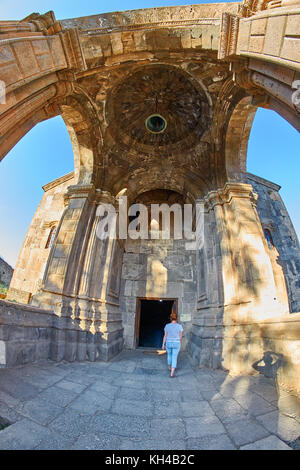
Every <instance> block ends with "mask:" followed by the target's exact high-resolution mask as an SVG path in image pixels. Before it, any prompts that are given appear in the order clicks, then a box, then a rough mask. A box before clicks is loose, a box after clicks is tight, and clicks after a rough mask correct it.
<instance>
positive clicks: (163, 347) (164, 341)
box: [161, 331, 167, 349]
mask: <svg viewBox="0 0 300 470" xmlns="http://www.w3.org/2000/svg"><path fill="white" fill-rule="evenodd" d="M166 341H167V332H166V331H165V335H164V339H163V343H162V347H161V349H165V344H166Z"/></svg>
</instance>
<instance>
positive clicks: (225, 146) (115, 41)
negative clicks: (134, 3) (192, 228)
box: [0, 0, 300, 429]
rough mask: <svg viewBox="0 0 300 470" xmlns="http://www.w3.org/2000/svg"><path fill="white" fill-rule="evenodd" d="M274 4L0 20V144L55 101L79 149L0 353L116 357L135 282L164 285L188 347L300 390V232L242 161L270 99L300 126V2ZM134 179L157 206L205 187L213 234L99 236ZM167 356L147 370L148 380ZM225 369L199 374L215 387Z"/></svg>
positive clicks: (47, 211)
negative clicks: (259, 112)
mask: <svg viewBox="0 0 300 470" xmlns="http://www.w3.org/2000/svg"><path fill="white" fill-rule="evenodd" d="M269 3H270V2H255V1H254V0H253V1H252V0H250V1H248V0H247V1H246V0H245V1H244V2H243V3H221V4H217V5H214V4H207V5H205V4H201V5H192V6H183V7H168V8H159V9H145V10H137V11H129V12H119V13H108V14H103V15H101V14H100V15H93V16H90V17H82V18H74V19H67V20H61V21H59V22H57V21H56V19H55V16H54V13H53V12H48V13H46V14H44V15H39V14H34V15H31V16H29V17H27V19H25V20H21V21H9V22H7V21H4V22H1V23H0V39H1V40H2V43H3V44H2V43H1V44H2V45H1V54H0V79H1V80H2V81H3V82H4V83H5V86H6V95H5V103H3V104H1V113H0V130H1V138H0V149H1V158H2V157H4V156H5V155H6V153H7V152H8V151H9V150H10V149H11V148H12V147H13V146H14V145H15V143H16V142H17V141H18V140H19V139H20V138H21V137H22V136H23V135H24V134H25V133H26V132H28V131H29V130H30V129H31V128H32V127H33V126H34V125H36V124H37V123H38V122H41V121H43V120H45V119H48V118H50V117H52V116H55V115H57V114H61V115H62V117H63V119H64V121H65V123H66V125H67V127H68V131H69V134H70V137H71V142H72V145H73V149H74V157H75V169H74V172H73V173H70V174H68V175H65V176H63V177H61V178H58V179H57V180H55V181H53V182H51V183H49V184H47V185H46V186H44V191H45V194H44V196H43V198H42V201H41V204H40V206H39V208H38V210H37V212H36V214H35V216H34V218H33V221H32V223H31V225H30V227H29V231H28V233H27V235H26V238H25V241H24V244H23V247H22V250H21V252H20V256H19V259H18V262H17V265H16V269H15V271H14V275H13V278H12V282H11V286H10V289H9V292H8V299H10V300H11V301H16V302H18V303H16V302H7V303H3V302H0V324H1V325H0V341H1V342H0V363H1V365H2V366H12V365H14V364H25V363H28V362H35V361H37V360H39V359H47V358H51V359H52V360H55V361H61V360H67V361H70V362H73V361H86V360H88V361H91V362H94V361H98V360H105V361H108V360H110V359H111V358H112V357H114V356H115V355H117V354H118V353H119V352H120V351H121V350H122V349H123V347H124V346H125V347H126V348H131V349H133V348H135V347H136V345H137V343H138V335H139V333H138V320H139V318H138V312H137V308H138V302H137V299H139V298H152V299H154V298H157V299H161V300H162V299H167V298H170V299H175V300H176V301H177V305H178V315H179V321H180V322H181V323H182V324H183V327H184V336H183V342H182V349H186V350H188V351H189V353H190V354H191V356H192V358H193V361H194V364H197V365H198V366H199V367H200V368H203V367H210V368H212V369H218V368H223V369H226V370H229V371H230V373H231V374H233V375H238V374H244V373H247V374H254V373H261V374H263V375H265V376H266V377H273V378H274V379H276V380H277V381H278V384H279V385H284V386H286V387H287V388H290V389H293V390H294V391H295V392H299V379H298V378H299V357H298V356H299V354H298V352H297V351H298V346H299V337H300V336H299V324H300V323H299V313H297V312H299V309H300V297H299V282H300V280H299V279H300V278H299V275H300V274H299V273H300V258H299V256H300V255H299V253H300V250H299V242H298V240H297V238H296V235H295V232H294V229H293V227H292V224H291V222H290V220H289V217H288V214H287V212H286V209H285V207H284V204H283V202H282V200H281V198H280V196H279V193H278V191H279V187H278V186H277V185H275V184H273V183H270V182H267V181H265V180H263V179H262V178H259V177H256V176H254V175H251V174H248V173H246V157H247V142H248V138H249V134H250V130H251V124H252V120H253V118H254V114H255V110H256V108H257V106H258V105H262V106H267V107H268V108H270V109H274V110H276V111H277V112H279V113H280V114H281V115H282V116H283V117H285V118H286V119H287V120H288V121H289V122H290V123H291V124H293V125H294V126H295V127H296V128H300V125H299V113H298V111H299V109H298V105H297V103H296V104H295V99H294V98H293V96H294V93H293V86H294V85H293V84H294V82H295V80H297V78H298V75H297V74H298V72H299V70H300V69H299V53H298V49H299V47H298V43H299V34H298V33H299V31H298V29H299V26H298V24H299V21H298V18H299V5H298V4H295V3H293V4H290V2H288V3H286V7H285V8H284V9H282V8H277V7H278V6H279V4H278V5H277V4H275V5H274V4H273V3H272V5H270V4H269ZM269 6H271V7H272V8H268V7H269ZM273 7H274V8H273ZM232 58H233V60H232ZM245 59H246V60H247V63H246V62H245ZM153 119H154V121H153ZM151 122H152V127H151V125H150V124H151ZM159 126H162V127H161V128H159ZM122 195H125V196H126V197H127V202H128V204H130V205H131V204H133V203H136V204H144V205H145V206H146V207H148V208H149V207H150V206H151V204H153V203H156V204H162V203H165V204H167V205H168V206H169V208H170V207H171V206H174V205H175V204H177V205H179V207H180V208H183V207H184V205H185V204H192V205H193V204H194V206H195V203H196V202H198V203H199V201H200V202H201V203H203V204H204V207H203V210H204V224H203V225H204V227H203V233H204V241H203V244H202V245H201V247H200V248H199V249H197V250H196V249H195V246H194V248H193V249H188V248H187V246H186V240H177V239H176V237H174V234H170V236H168V239H166V240H163V239H161V240H160V239H155V240H150V239H144V240H140V239H137V240H133V239H127V240H124V238H122V237H121V238H120V239H118V240H115V239H114V238H111V237H110V238H107V239H105V240H100V239H99V237H98V236H97V233H98V232H97V230H98V223H99V220H100V219H99V217H100V216H99V214H98V212H97V211H98V208H101V206H102V204H103V203H106V204H107V203H109V204H111V205H113V206H114V207H115V208H116V209H117V210H118V208H119V207H118V202H119V201H120V197H121V196H122ZM120 214H121V210H120ZM173 215H174V214H173ZM127 216H128V214H127V213H126V218H127ZM130 217H132V214H131V216H130ZM151 217H152V215H151ZM174 217H175V216H174ZM174 217H173V219H174ZM150 219H151V220H149V221H148V227H147V228H148V231H149V234H150V235H152V234H153V233H156V234H157V231H156V232H155V230H156V228H157V227H156V225H157V224H158V225H159V218H155V217H153V218H150ZM181 220H183V218H182V217H181ZM193 222H194V225H195V223H197V217H196V220H194V221H193ZM171 225H172V224H171ZM155 227H156V228H155ZM159 228H160V231H161V233H166V230H165V227H159ZM0 271H1V268H0ZM29 302H30V304H29V305H28V306H26V305H23V306H21V305H20V304H21V303H23V304H26V303H29ZM290 314H293V315H290ZM143 369H144V370H143ZM126 370H127V372H128V373H130V372H132V367H131V366H130V365H128V367H126ZM145 370H146V372H145ZM158 373H159V372H158V371H152V372H151V367H150V368H147V367H145V368H144V367H141V368H140V370H139V371H138V374H137V375H141V376H143V375H144V376H145V381H146V377H148V376H149V377H151V380H152V377H153V378H154V380H153V383H152V384H151V385H153V384H154V383H155V376H156V375H158ZM73 380H75V382H76V383H77V381H78V376H75V378H74V377H73ZM109 380H110V379H109ZM113 380H115V381H116V384H117V385H118V383H117V380H118V379H113ZM147 380H148V378H147ZM149 380H150V379H149ZM70 381H71V382H72V378H70ZM85 382H86V385H87V386H89V385H90V382H89V380H88V379H85ZM128 384H129V385H130V386H132V387H133V388H134V385H133V384H134V381H133V380H130V379H128ZM217 385H218V384H217V383H214V382H213V381H212V382H210V381H209V383H206V384H205V383H204V384H201V387H202V388H201V390H202V391H203V392H207V394H208V395H210V398H213V396H214V397H215V401H216V402H217V401H218V399H217V398H216V397H218V398H219V395H218V393H219V392H218V391H217ZM139 386H141V383H139V385H137V386H136V388H138V387H139ZM129 388H130V387H129ZM177 389H178V390H179V391H181V390H184V389H185V384H184V382H180V381H179V382H178V385H177ZM214 392H216V393H215V395H213V394H214ZM208 395H207V396H208ZM119 399H120V400H122V398H119ZM247 399H248V398H247V397H246V398H245V399H244V402H243V403H244V404H246V406H250V405H249V403H248V402H247ZM263 399H264V398H261V400H263ZM123 400H128V401H129V400H130V399H127V398H123ZM242 400H243V399H242V398H240V402H242ZM257 400H258V401H257V403H258V402H259V401H260V405H259V406H258V409H259V410H260V411H261V410H262V409H266V408H265V407H268V409H267V411H272V406H273V405H272V404H270V403H267V405H266V404H265V403H264V402H263V401H261V400H259V399H257ZM92 401H93V400H92ZM240 402H239V403H240ZM215 406H217V403H215ZM232 406H233V405H232ZM239 406H243V404H241V405H235V407H236V408H238V409H239ZM128 407H129V404H128ZM129 408H130V407H129ZM283 409H284V405H283ZM148 411H149V410H148ZM260 411H259V413H260ZM216 412H217V410H216ZM285 412H286V411H285ZM220 413H221V412H220ZM233 414H234V413H233ZM223 418H225V417H223ZM187 419H188V418H187ZM191 419H192V418H191ZM213 428H214V426H213V425H212V429H213Z"/></svg>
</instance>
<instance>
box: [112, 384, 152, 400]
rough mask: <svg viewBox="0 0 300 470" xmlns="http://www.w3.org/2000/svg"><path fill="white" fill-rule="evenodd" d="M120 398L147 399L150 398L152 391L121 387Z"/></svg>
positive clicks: (118, 395)
mask: <svg viewBox="0 0 300 470" xmlns="http://www.w3.org/2000/svg"><path fill="white" fill-rule="evenodd" d="M117 397H118V398H123V399H125V400H136V401H140V400H142V401H147V400H149V398H150V392H149V391H147V390H139V389H135V388H129V387H120V388H119V390H118V394H117Z"/></svg>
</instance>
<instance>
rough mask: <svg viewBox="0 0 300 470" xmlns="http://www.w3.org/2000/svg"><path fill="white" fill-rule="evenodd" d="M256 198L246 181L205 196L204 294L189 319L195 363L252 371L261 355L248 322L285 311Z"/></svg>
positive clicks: (259, 339) (261, 342)
mask: <svg viewBox="0 0 300 470" xmlns="http://www.w3.org/2000/svg"><path fill="white" fill-rule="evenodd" d="M256 197H257V196H256V195H255V194H253V188H252V186H251V185H249V184H243V183H226V185H225V186H224V188H223V189H220V190H217V191H211V192H210V193H209V194H208V195H207V196H206V198H205V204H206V210H207V212H206V221H208V220H209V217H210V218H211V216H212V215H213V218H214V220H215V223H214V225H211V227H212V228H213V227H214V230H215V233H210V234H209V233H208V226H207V222H206V229H205V244H204V254H203V256H205V259H206V261H205V266H204V267H205V269H204V271H205V272H204V274H203V272H202V274H201V275H202V276H203V275H204V276H205V277H206V295H205V293H203V294H202V298H199V302H198V310H197V315H196V317H195V319H194V321H193V334H194V339H193V343H194V345H193V350H194V351H193V356H194V358H195V359H196V360H197V362H198V363H199V365H200V366H206V367H224V368H226V369H229V370H230V371H231V372H232V373H253V372H254V370H253V368H252V363H253V362H254V360H257V358H258V357H261V356H262V354H261V353H262V351H263V349H262V348H263V341H262V338H260V337H259V335H258V333H257V332H258V331H259V329H257V328H254V327H252V326H253V325H254V324H259V322H261V321H266V320H267V319H268V318H274V317H276V316H278V317H280V316H282V315H283V314H285V313H286V306H285V304H283V303H282V299H281V297H280V296H279V298H278V296H277V292H278V286H277V279H275V276H274V273H273V269H272V262H271V259H270V256H269V250H268V247H267V242H266V240H265V237H264V233H263V229H262V226H261V223H260V220H259V218H258V214H257V211H256ZM207 237H210V239H212V240H213V241H214V243H215V246H214V247H211V243H209V240H208V239H207ZM212 257H215V263H211V261H212ZM212 267H213V269H214V272H213V271H212V269H211V268H212ZM202 271H203V270H202ZM199 275H200V272H199V273H198V276H199ZM212 283H214V285H215V288H214V291H215V294H214V293H213V292H212V289H211V288H210V285H211V284H212ZM283 288H284V286H283Z"/></svg>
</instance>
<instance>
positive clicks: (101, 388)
mask: <svg viewBox="0 0 300 470" xmlns="http://www.w3.org/2000/svg"><path fill="white" fill-rule="evenodd" d="M119 389H120V387H117V386H116V385H112V384H108V383H106V382H103V381H97V382H94V383H92V385H91V386H90V387H89V390H94V391H96V392H100V393H101V394H102V395H104V396H106V397H107V398H111V399H113V398H114V397H115V396H116V395H117V393H118V391H119ZM131 390H133V391H135V389H131Z"/></svg>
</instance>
